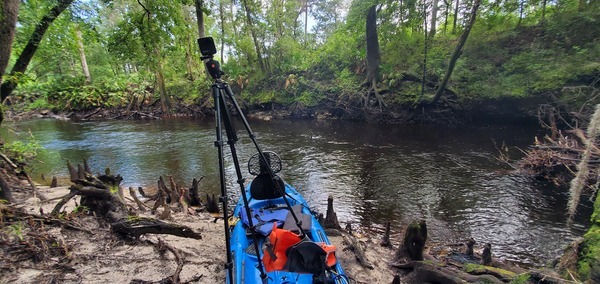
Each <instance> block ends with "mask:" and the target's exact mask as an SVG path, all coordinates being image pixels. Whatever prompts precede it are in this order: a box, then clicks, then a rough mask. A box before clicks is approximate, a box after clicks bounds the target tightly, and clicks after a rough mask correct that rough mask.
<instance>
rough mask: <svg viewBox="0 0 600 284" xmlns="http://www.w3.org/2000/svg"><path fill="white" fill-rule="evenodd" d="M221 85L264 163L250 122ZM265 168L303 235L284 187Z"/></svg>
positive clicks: (264, 161)
mask: <svg viewBox="0 0 600 284" xmlns="http://www.w3.org/2000/svg"><path fill="white" fill-rule="evenodd" d="M223 87H224V88H223V89H222V91H223V92H224V93H225V94H226V95H227V97H228V98H229V100H231V103H232V104H233V106H234V107H235V110H236V111H237V112H238V113H239V114H240V117H241V118H242V122H243V123H244V127H245V128H246V131H247V132H248V136H250V140H252V143H253V144H254V147H255V148H256V150H257V151H258V154H259V156H260V160H261V162H262V163H265V164H266V163H267V158H266V157H265V154H264V153H263V151H262V149H261V148H260V146H259V145H258V142H256V136H255V135H254V132H252V129H250V124H248V120H246V117H245V116H244V113H243V112H242V109H241V108H240V105H239V104H238V102H237V101H236V99H235V97H234V96H233V91H231V88H230V87H229V85H226V84H225V85H224V86H223ZM266 168H267V171H268V172H269V175H270V176H271V180H272V181H273V183H274V184H275V189H277V192H279V194H280V195H281V196H283V200H284V201H285V204H286V205H287V207H288V208H290V214H291V215H292V218H293V219H294V222H296V226H298V230H299V231H300V234H301V235H302V236H304V230H302V221H300V220H299V219H298V216H296V213H295V212H294V210H292V209H291V208H292V206H291V205H290V202H289V201H288V200H287V198H286V195H285V189H284V188H281V187H280V186H279V182H277V180H276V179H275V174H273V171H272V170H271V167H266ZM248 216H250V215H248Z"/></svg>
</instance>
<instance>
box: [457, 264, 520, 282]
mask: <svg viewBox="0 0 600 284" xmlns="http://www.w3.org/2000/svg"><path fill="white" fill-rule="evenodd" d="M463 270H464V271H465V272H467V273H471V274H484V273H486V272H487V271H493V272H494V273H496V274H498V275H502V277H503V278H507V279H513V278H515V277H516V276H517V274H516V273H514V272H512V271H508V270H504V269H500V268H496V267H491V266H485V265H480V264H473V263H465V266H464V267H463Z"/></svg>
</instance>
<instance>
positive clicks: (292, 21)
mask: <svg viewBox="0 0 600 284" xmlns="http://www.w3.org/2000/svg"><path fill="white" fill-rule="evenodd" d="M13 2H14V1H13ZM60 5H63V6H65V7H66V9H65V10H64V11H63V12H62V13H59V15H58V17H56V19H55V20H54V21H53V22H52V24H51V25H49V27H48V30H47V31H46V32H45V34H44V35H43V38H41V40H40V42H39V44H38V45H37V46H36V47H37V51H36V52H35V56H33V58H32V59H31V62H30V63H29V64H28V65H26V66H25V68H23V66H20V68H17V67H18V66H17V65H18V63H19V61H18V59H19V56H21V55H22V54H23V53H24V51H25V50H26V48H27V45H28V43H30V42H31V39H32V38H33V37H34V36H35V35H36V32H37V31H38V30H36V27H38V28H39V25H40V24H42V22H43V21H44V19H47V16H48V15H49V14H52V13H53V11H54V12H55V10H53V9H55V8H56V7H57V6H60ZM197 11H202V13H198V14H197ZM369 19H370V20H369ZM599 19H600V3H599V2H598V1H597V0H498V1H490V0H483V1H481V0H399V1H389V0H385V1H384V0H377V1H375V0H370V1H358V0H353V1H350V0H347V1H344V0H331V1H316V0H264V1H256V0H224V1H208V0H196V1H193V0H176V1H165V0H152V1H150V0H137V1H132V0H112V1H111V0H98V1H94V0H78V1H72V0H60V1H49V0H23V1H21V5H20V9H19V13H18V21H17V25H16V33H15V38H14V43H13V45H12V55H11V56H10V60H9V61H8V68H7V69H6V72H5V75H4V77H3V86H2V98H3V99H4V98H8V100H7V101H5V103H8V104H12V105H17V106H18V108H20V110H21V111H27V110H48V109H50V110H53V111H56V112H59V111H65V112H66V111H86V110H88V111H89V110H94V109H98V108H128V109H131V108H132V105H133V106H134V107H138V106H143V105H144V103H146V105H153V106H157V107H158V106H159V107H160V111H161V112H162V114H163V115H168V114H169V113H174V112H177V110H174V109H173V104H186V105H199V106H201V107H202V108H206V109H210V108H211V107H212V99H211V94H210V84H211V80H209V78H208V76H207V75H206V74H205V72H204V66H203V63H202V61H201V59H200V54H199V49H198V47H197V43H196V40H197V38H198V35H199V34H200V35H206V36H213V37H214V38H215V42H216V44H217V50H218V53H217V54H216V55H215V59H217V60H220V61H221V62H222V64H223V70H225V72H226V77H225V79H226V80H227V81H228V82H229V83H230V85H231V86H232V88H233V89H234V92H235V93H236V94H240V97H241V98H242V100H243V102H244V104H245V105H246V106H250V107H251V108H254V109H263V110H273V109H275V108H283V109H286V110H288V111H289V113H291V114H292V115H296V116H305V117H306V116H308V117H314V116H315V114H317V115H318V114H319V113H321V114H323V113H324V114H323V115H325V116H332V117H343V118H349V119H364V118H369V117H376V118H378V119H379V120H380V121H386V120H389V121H393V120H401V121H410V120H411V118H414V114H415V113H420V114H422V113H429V114H430V115H428V116H427V117H429V118H432V117H433V118H434V120H438V121H439V120H440V118H441V119H442V120H444V122H450V121H451V120H452V119H447V117H448V116H447V115H446V113H451V115H450V116H457V114H459V115H462V116H465V115H467V116H468V115H471V116H476V115H477V113H490V110H495V112H491V113H492V114H493V115H498V114H500V113H502V112H506V111H508V112H511V113H512V115H515V114H516V113H517V112H520V111H522V112H524V113H526V115H530V114H531V113H532V112H535V111H536V110H537V109H538V106H539V105H540V104H553V105H555V106H558V107H560V108H561V110H562V111H563V112H564V113H571V115H587V114H589V113H591V111H592V110H593V106H594V105H595V103H597V102H598V100H597V98H595V96H592V95H591V94H595V92H590V91H589V90H592V89H596V88H597V86H598V78H599V77H600V60H599V58H600V44H599V39H600V22H599ZM368 22H370V27H369V23H368ZM32 35H33V36H32ZM463 39H464V40H463ZM465 41H466V43H465ZM369 50H370V51H369ZM368 51H369V52H368ZM11 67H12V68H11ZM13 89H14V90H13ZM158 103H160V104H158ZM501 106H503V107H501ZM506 107H508V109H505V108H506ZM499 108H502V109H499ZM585 112H588V113H585ZM436 118H437V119H436Z"/></svg>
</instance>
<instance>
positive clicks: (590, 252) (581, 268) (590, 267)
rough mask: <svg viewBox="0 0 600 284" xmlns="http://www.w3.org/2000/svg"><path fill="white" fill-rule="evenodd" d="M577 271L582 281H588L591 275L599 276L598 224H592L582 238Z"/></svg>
mask: <svg viewBox="0 0 600 284" xmlns="http://www.w3.org/2000/svg"><path fill="white" fill-rule="evenodd" d="M577 270H578V271H577V272H578V274H579V277H580V278H581V279H582V280H587V279H590V277H591V276H592V273H595V274H596V275H600V226H599V225H598V224H594V225H593V226H592V227H591V228H590V230H589V231H588V232H587V233H585V235H584V236H583V243H582V244H581V246H580V251H579V261H578V262H577Z"/></svg>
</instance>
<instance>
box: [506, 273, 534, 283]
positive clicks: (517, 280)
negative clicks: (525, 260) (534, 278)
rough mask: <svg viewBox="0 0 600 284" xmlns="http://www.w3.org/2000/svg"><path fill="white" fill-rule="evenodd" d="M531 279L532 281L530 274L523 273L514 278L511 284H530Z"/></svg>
mask: <svg viewBox="0 0 600 284" xmlns="http://www.w3.org/2000/svg"><path fill="white" fill-rule="evenodd" d="M529 279H531V275H529V273H522V274H519V275H517V276H516V277H515V278H513V279H512V280H511V281H510V284H527V283H529Z"/></svg>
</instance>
